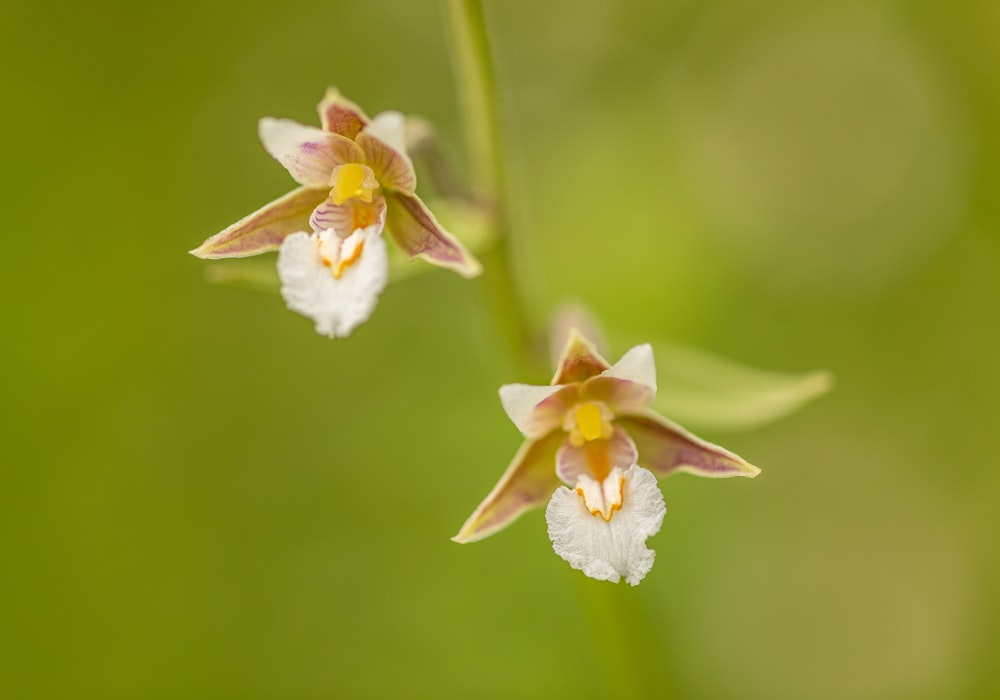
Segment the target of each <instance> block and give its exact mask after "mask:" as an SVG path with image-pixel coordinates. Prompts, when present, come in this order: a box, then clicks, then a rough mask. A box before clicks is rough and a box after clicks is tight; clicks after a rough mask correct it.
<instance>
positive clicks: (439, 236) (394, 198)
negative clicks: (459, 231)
mask: <svg viewBox="0 0 1000 700" xmlns="http://www.w3.org/2000/svg"><path fill="white" fill-rule="evenodd" d="M385 198H386V206H387V211H386V224H387V226H388V229H389V235H390V236H391V237H392V240H394V241H395V242H396V245H398V246H399V247H400V248H401V249H402V251H403V252H404V253H406V255H407V256H408V257H410V258H415V257H420V258H423V259H424V260H426V261H427V262H429V263H431V264H432V265H437V266H439V267H446V268H448V269H451V270H454V271H455V272H457V273H458V274H460V275H462V276H463V277H475V276H477V275H478V274H479V273H480V272H482V266H481V265H480V264H479V261H478V260H476V259H475V258H474V257H473V256H472V254H471V253H469V252H468V251H467V250H466V249H465V246H463V245H462V244H461V243H459V242H458V239H456V238H455V237H454V236H452V235H451V234H450V233H448V232H447V231H445V230H444V229H443V228H441V224H439V223H438V222H437V219H435V218H434V215H433V214H431V212H430V211H429V210H428V209H427V207H426V206H424V203H423V202H422V201H420V198H419V197H417V196H415V195H414V196H409V195H405V194H401V193H399V192H386V193H385Z"/></svg>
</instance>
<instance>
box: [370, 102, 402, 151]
mask: <svg viewBox="0 0 1000 700" xmlns="http://www.w3.org/2000/svg"><path fill="white" fill-rule="evenodd" d="M363 131H364V132H365V133H366V134H368V135H369V136H374V137H375V138H377V139H378V140H379V141H381V142H382V143H384V144H385V145H387V146H388V147H389V148H391V149H393V150H394V151H398V152H399V153H402V154H404V155H406V154H407V151H406V117H405V116H403V113H402V112H397V111H395V110H389V111H387V112H381V113H379V114H376V115H375V118H374V119H372V121H371V124H368V125H367V126H365V128H364V129H363Z"/></svg>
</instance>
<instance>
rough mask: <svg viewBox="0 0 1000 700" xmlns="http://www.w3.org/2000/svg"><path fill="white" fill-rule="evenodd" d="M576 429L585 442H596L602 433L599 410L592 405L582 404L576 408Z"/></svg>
mask: <svg viewBox="0 0 1000 700" xmlns="http://www.w3.org/2000/svg"><path fill="white" fill-rule="evenodd" d="M574 418H576V427H577V428H579V429H580V434H581V435H583V439H584V440H586V441H588V442H589V441H591V440H596V439H597V438H599V437H601V435H602V434H603V433H604V421H603V419H602V417H601V409H600V408H598V406H597V404H594V403H583V404H580V405H579V406H577V407H576V415H575V416H574Z"/></svg>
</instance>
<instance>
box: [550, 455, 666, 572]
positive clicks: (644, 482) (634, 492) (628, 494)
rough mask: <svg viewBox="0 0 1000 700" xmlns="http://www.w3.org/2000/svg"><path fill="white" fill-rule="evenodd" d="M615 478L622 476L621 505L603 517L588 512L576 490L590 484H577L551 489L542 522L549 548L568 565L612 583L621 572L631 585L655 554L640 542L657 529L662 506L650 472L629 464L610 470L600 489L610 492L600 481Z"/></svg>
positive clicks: (661, 495)
mask: <svg viewBox="0 0 1000 700" xmlns="http://www.w3.org/2000/svg"><path fill="white" fill-rule="evenodd" d="M619 478H620V479H623V483H622V487H621V495H622V499H621V509H620V510H617V511H615V512H614V513H612V514H611V518H610V519H609V520H605V519H604V518H603V517H602V515H601V513H599V512H598V513H597V514H594V515H592V514H591V512H590V510H589V509H588V508H587V505H586V503H585V502H584V498H583V495H582V494H584V493H586V494H592V493H594V491H595V489H594V488H593V484H581V485H579V490H578V491H576V490H571V489H568V488H558V489H556V492H555V493H554V494H552V498H551V499H550V500H549V505H548V507H546V509H545V522H546V523H547V525H548V531H549V539H550V540H552V548H553V549H555V551H556V554H558V555H559V556H560V557H562V558H563V559H565V560H566V561H567V562H569V565H570V566H572V567H573V568H574V569H578V570H580V571H583V573H585V574H586V575H587V576H589V577H591V578H594V579H597V580H599V581H611V582H612V583H617V582H618V581H619V580H621V578H622V577H624V578H625V580H626V581H627V582H628V583H629V584H630V585H633V586H635V585H636V584H638V583H639V582H640V581H641V580H642V579H643V577H644V576H645V575H646V574H647V573H649V570H650V569H651V568H652V567H653V560H654V559H655V557H656V553H655V552H654V551H652V550H651V549H648V548H647V547H646V540H647V539H648V538H649V537H652V536H653V535H655V534H656V533H657V532H658V531H659V530H660V525H662V524H663V516H664V515H665V514H666V512H667V508H666V506H665V505H664V503H663V494H662V493H660V489H659V487H658V486H657V484H656V477H655V476H653V474H652V473H651V472H649V471H647V470H645V469H643V468H642V467H640V466H638V465H635V464H633V465H632V466H630V467H629V468H628V469H627V470H625V471H624V472H622V471H621V469H618V468H616V469H614V470H612V472H611V474H610V475H608V477H607V479H605V480H604V483H602V484H601V490H600V493H602V494H607V493H610V492H611V491H613V490H614V489H608V488H604V486H605V484H606V483H607V482H608V480H615V479H619ZM591 481H593V480H592V479H591ZM595 483H596V482H595ZM585 486H586V487H588V488H586V489H585V488H584V487H585Z"/></svg>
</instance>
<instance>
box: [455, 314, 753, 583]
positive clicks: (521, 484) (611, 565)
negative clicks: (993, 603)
mask: <svg viewBox="0 0 1000 700" xmlns="http://www.w3.org/2000/svg"><path fill="white" fill-rule="evenodd" d="M655 396H656V368H655V366H654V363H653V351H652V348H651V346H649V345H638V346H636V347H634V348H632V349H631V350H629V351H628V352H626V353H625V355H624V356H622V358H621V359H620V360H619V361H618V362H617V363H615V364H614V365H609V364H608V363H607V361H605V360H604V358H602V357H601V356H600V354H598V352H597V351H596V350H595V349H594V347H593V345H591V344H590V343H589V342H588V341H587V340H586V339H584V338H583V336H581V335H580V334H579V333H578V332H575V331H574V332H572V333H571V334H570V338H569V341H568V342H567V344H566V346H565V348H564V350H563V352H562V356H561V357H560V359H559V362H558V368H557V370H556V373H555V376H554V378H553V379H552V383H551V385H549V386H531V385H527V384H508V385H506V386H502V387H501V388H500V401H501V403H502V404H503V408H504V410H505V411H506V413H507V415H508V416H509V417H510V419H511V420H512V421H513V422H514V425H516V426H517V428H518V430H520V431H521V433H522V434H523V435H524V437H525V438H526V442H525V443H524V444H523V445H522V446H521V449H520V450H519V451H518V453H517V455H516V456H515V457H514V460H513V461H512V462H511V464H510V466H509V467H508V468H507V471H506V473H504V475H503V477H501V479H500V481H499V483H498V484H497V485H496V486H495V487H494V489H493V491H492V492H490V494H489V495H488V496H487V497H486V499H485V500H484V501H483V502H482V503H481V504H480V505H479V507H478V508H477V509H476V510H475V512H474V513H473V514H472V515H471V516H470V517H469V519H468V520H467V521H466V522H465V524H464V525H463V526H462V529H461V531H460V532H459V533H458V535H456V536H455V537H454V538H453V539H454V540H455V541H456V542H474V541H476V540H480V539H483V538H484V537H487V536H489V535H491V534H493V533H494V532H497V531H498V530H500V529H502V528H504V527H506V526H507V525H509V524H510V523H511V522H513V521H514V519H515V518H517V517H518V516H519V515H520V514H521V513H523V512H524V511H526V510H528V509H530V508H534V507H537V506H540V505H542V504H543V503H545V501H546V500H548V506H547V507H546V511H545V519H546V523H547V525H548V532H549V539H550V540H551V541H552V546H553V548H554V549H555V551H556V553H557V554H558V555H559V556H561V557H562V558H563V559H565V560H566V561H567V562H569V564H570V566H572V567H573V568H574V569H580V570H582V571H583V572H584V573H585V574H586V575H587V576H590V577H591V578H595V579H599V580H604V581H612V582H618V581H619V580H620V579H621V577H625V580H626V581H627V582H628V583H630V584H632V585H636V584H637V583H639V581H641V580H642V578H643V577H644V576H645V575H646V574H647V573H648V572H649V570H650V568H651V567H652V566H653V558H654V556H655V553H654V552H652V551H651V550H649V549H647V547H646V540H647V539H648V538H649V537H651V536H652V535H654V534H656V533H657V532H658V531H659V529H660V525H661V523H662V522H663V516H664V514H665V513H666V508H665V506H664V503H663V496H662V494H661V493H660V490H659V488H658V486H657V483H656V479H657V477H663V476H667V475H669V474H673V473H674V472H678V471H686V472H690V473H693V474H697V475H699V476H707V477H728V476H747V477H753V476H756V475H757V474H758V473H759V472H760V470H759V469H758V468H757V467H755V466H753V465H751V464H748V463H747V462H746V461H744V460H743V459H742V458H740V457H738V456H737V455H735V454H733V453H731V452H729V451H727V450H724V449H723V448H721V447H718V446H716V445H713V444H711V443H709V442H706V441H704V440H702V439H700V438H698V437H696V436H694V435H692V434H691V433H689V432H688V431H686V430H684V429H683V428H681V427H680V426H679V425H676V424H674V423H672V422H671V421H669V420H667V419H666V418H664V417H663V416H660V415H658V414H656V413H654V412H652V411H651V410H649V406H650V404H651V403H652V401H653V399H654V398H655ZM560 482H562V483H563V484H565V485H566V486H568V487H569V488H565V487H563V486H561V485H560Z"/></svg>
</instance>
